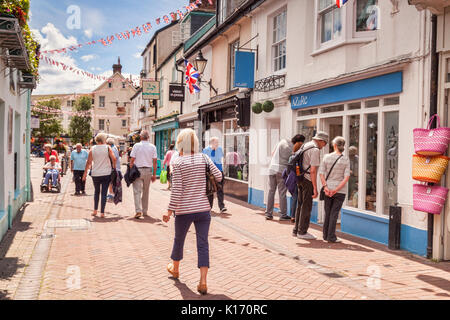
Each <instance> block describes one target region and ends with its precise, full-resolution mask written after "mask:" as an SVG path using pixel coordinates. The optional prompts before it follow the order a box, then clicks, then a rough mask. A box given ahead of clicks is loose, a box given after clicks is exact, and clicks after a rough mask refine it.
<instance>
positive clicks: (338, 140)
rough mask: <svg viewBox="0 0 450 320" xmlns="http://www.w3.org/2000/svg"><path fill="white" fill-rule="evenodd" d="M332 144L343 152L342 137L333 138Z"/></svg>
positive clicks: (343, 140)
mask: <svg viewBox="0 0 450 320" xmlns="http://www.w3.org/2000/svg"><path fill="white" fill-rule="evenodd" d="M332 144H333V146H336V148H337V149H338V150H339V152H344V150H345V139H344V138H343V137H339V136H338V137H336V138H334V139H333V142H332Z"/></svg>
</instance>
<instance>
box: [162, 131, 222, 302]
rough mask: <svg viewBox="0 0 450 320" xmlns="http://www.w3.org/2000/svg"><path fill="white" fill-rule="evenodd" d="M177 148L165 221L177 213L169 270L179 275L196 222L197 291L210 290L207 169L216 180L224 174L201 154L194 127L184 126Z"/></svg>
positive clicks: (175, 276) (204, 292)
mask: <svg viewBox="0 0 450 320" xmlns="http://www.w3.org/2000/svg"><path fill="white" fill-rule="evenodd" d="M177 150H178V152H179V153H180V156H179V157H178V158H177V159H176V160H175V161H174V163H173V164H172V166H173V168H172V169H173V170H172V192H171V195H170V202H169V209H168V213H167V215H164V216H163V220H164V222H168V221H169V220H170V217H171V216H172V215H173V214H174V215H175V240H174V244H173V249H172V255H171V258H172V260H173V262H172V263H169V265H168V266H167V270H168V271H169V272H170V273H171V274H172V276H173V277H174V278H178V277H179V275H180V273H179V267H180V261H181V260H182V259H183V246H184V240H185V239H186V234H187V233H188V231H189V227H190V226H191V224H192V223H194V226H195V231H196V236H197V255H198V268H199V269H200V283H199V285H198V286H197V291H198V292H199V293H201V294H206V293H207V290H208V289H207V286H206V276H207V274H208V269H209V244H208V233H209V226H210V224H211V213H210V210H211V207H210V205H209V200H208V197H207V195H206V170H207V167H209V170H210V172H211V173H212V174H213V175H214V177H215V179H216V181H217V182H220V181H221V180H222V173H221V172H220V170H219V169H217V167H216V166H215V165H214V163H213V162H212V161H211V159H210V158H209V157H207V156H205V155H203V154H202V153H199V152H198V150H199V143H198V139H197V136H196V134H195V132H194V130H192V129H184V130H183V131H181V132H180V134H179V135H178V138H177Z"/></svg>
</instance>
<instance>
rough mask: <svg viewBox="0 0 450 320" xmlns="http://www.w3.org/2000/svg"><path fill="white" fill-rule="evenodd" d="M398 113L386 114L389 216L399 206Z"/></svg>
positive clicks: (385, 168) (385, 132)
mask: <svg viewBox="0 0 450 320" xmlns="http://www.w3.org/2000/svg"><path fill="white" fill-rule="evenodd" d="M398 123H399V113H398V112H386V113H385V114H384V157H385V159H384V179H383V180H384V186H383V192H384V210H383V214H386V215H388V214H389V207H390V206H394V205H396V204H397V190H398V183H397V179H398V133H399V131H398V129H399V128H398Z"/></svg>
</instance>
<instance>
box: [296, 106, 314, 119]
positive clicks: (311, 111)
mask: <svg viewBox="0 0 450 320" xmlns="http://www.w3.org/2000/svg"><path fill="white" fill-rule="evenodd" d="M317 112H318V109H317V108H315V109H309V110H300V111H298V112H297V117H306V116H312V115H315V114H317Z"/></svg>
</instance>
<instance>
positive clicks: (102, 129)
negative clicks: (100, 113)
mask: <svg viewBox="0 0 450 320" xmlns="http://www.w3.org/2000/svg"><path fill="white" fill-rule="evenodd" d="M101 121H103V128H101V125H100V122H101ZM98 130H100V131H105V119H98Z"/></svg>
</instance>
